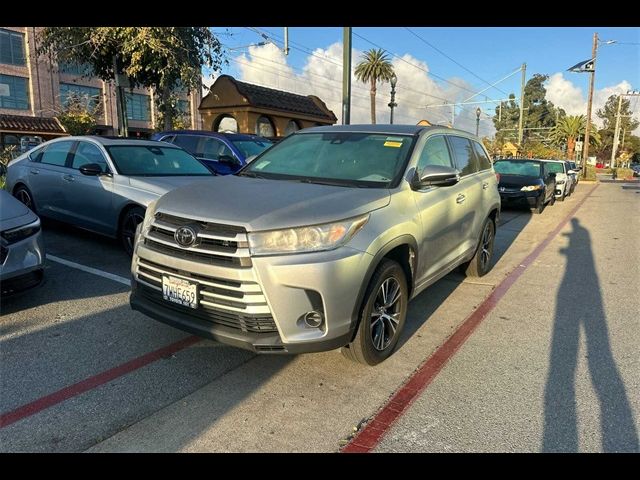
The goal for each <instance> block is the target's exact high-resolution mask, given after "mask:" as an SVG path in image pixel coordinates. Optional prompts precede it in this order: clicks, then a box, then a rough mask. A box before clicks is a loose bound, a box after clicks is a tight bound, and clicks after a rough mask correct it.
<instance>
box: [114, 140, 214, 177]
mask: <svg viewBox="0 0 640 480" xmlns="http://www.w3.org/2000/svg"><path fill="white" fill-rule="evenodd" d="M107 150H108V151H109V155H111V159H112V160H113V163H114V164H115V166H116V169H117V170H118V172H119V173H121V174H122V175H132V176H137V175H140V176H176V175H212V173H211V172H210V171H209V169H208V168H207V167H205V166H204V165H203V164H202V163H200V162H199V161H198V160H196V159H195V158H194V157H193V156H191V155H189V154H188V153H187V152H185V151H184V150H182V149H180V148H175V147H164V146H151V145H113V146H109V147H107Z"/></svg>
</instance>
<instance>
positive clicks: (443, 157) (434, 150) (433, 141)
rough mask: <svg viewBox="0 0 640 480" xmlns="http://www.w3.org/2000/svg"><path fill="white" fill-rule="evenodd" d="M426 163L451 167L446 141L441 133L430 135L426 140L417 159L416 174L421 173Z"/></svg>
mask: <svg viewBox="0 0 640 480" xmlns="http://www.w3.org/2000/svg"><path fill="white" fill-rule="evenodd" d="M427 165H441V166H443V167H453V163H451V156H450V155H449V148H448V147H447V141H446V140H445V139H444V136H443V135H438V136H435V137H431V138H430V139H429V140H427V143H426V144H425V146H424V148H423V149H422V153H421V154H420V158H419V159H418V166H417V170H418V175H422V171H423V170H424V167H426V166H427Z"/></svg>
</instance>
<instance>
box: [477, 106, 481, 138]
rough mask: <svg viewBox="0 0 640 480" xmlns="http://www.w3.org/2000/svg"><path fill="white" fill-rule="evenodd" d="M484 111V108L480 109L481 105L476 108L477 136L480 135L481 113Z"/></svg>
mask: <svg viewBox="0 0 640 480" xmlns="http://www.w3.org/2000/svg"><path fill="white" fill-rule="evenodd" d="M481 113H482V110H480V107H478V108H476V137H477V136H478V132H479V131H480V114H481Z"/></svg>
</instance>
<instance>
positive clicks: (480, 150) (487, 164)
mask: <svg viewBox="0 0 640 480" xmlns="http://www.w3.org/2000/svg"><path fill="white" fill-rule="evenodd" d="M471 143H473V149H474V150H475V152H476V157H477V159H478V170H488V169H490V168H491V160H489V157H488V155H487V152H485V150H484V147H483V146H482V145H480V144H479V143H478V142H471Z"/></svg>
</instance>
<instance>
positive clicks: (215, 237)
mask: <svg viewBox="0 0 640 480" xmlns="http://www.w3.org/2000/svg"><path fill="white" fill-rule="evenodd" d="M183 226H190V227H192V228H193V229H194V230H195V232H196V240H195V242H194V243H193V245H191V246H189V247H183V246H181V245H179V244H178V243H177V242H176V241H175V238H174V234H175V232H176V230H177V229H178V228H180V227H183ZM144 244H145V245H146V246H147V247H148V248H150V249H152V250H154V251H156V252H159V253H163V254H166V255H170V256H172V257H178V258H184V259H187V260H191V261H194V262H200V263H207V264H212V265H224V266H228V267H232V268H247V267H251V265H252V264H251V257H250V254H249V241H248V238H247V231H246V230H245V229H244V228H243V227H238V226H235V225H221V224H217V223H211V222H203V221H200V220H196V219H189V218H180V217H176V216H174V215H168V214H166V213H162V212H159V213H156V214H155V217H154V219H153V223H152V224H151V226H150V228H149V230H148V231H147V232H146V233H145V238H144Z"/></svg>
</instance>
